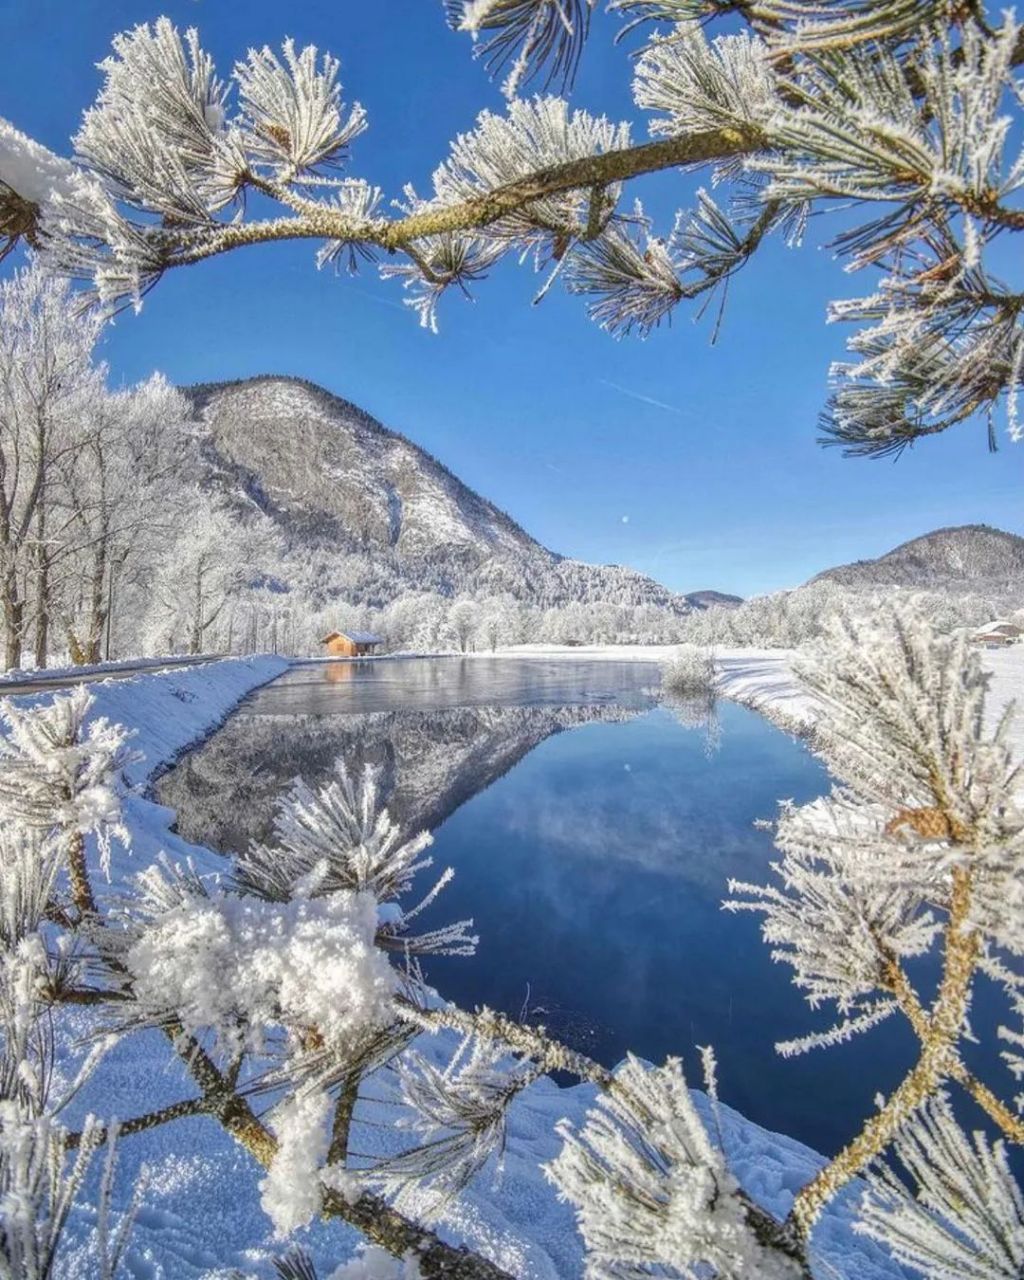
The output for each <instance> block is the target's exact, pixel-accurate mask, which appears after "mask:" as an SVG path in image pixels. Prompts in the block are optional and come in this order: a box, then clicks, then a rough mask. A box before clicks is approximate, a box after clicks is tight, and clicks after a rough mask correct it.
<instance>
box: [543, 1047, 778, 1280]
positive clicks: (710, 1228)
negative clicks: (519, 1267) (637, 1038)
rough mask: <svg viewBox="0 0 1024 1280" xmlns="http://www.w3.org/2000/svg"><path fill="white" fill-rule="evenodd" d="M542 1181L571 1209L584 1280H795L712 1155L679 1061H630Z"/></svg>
mask: <svg viewBox="0 0 1024 1280" xmlns="http://www.w3.org/2000/svg"><path fill="white" fill-rule="evenodd" d="M559 1132H560V1134H561V1136H562V1138H563V1140H564V1146H563V1148H562V1151H561V1153H560V1154H559V1155H558V1156H557V1158H556V1159H555V1160H554V1161H553V1162H552V1163H551V1164H550V1165H549V1166H548V1167H547V1169H546V1172H547V1174H548V1177H549V1178H550V1180H551V1181H552V1182H553V1183H554V1184H555V1186H556V1187H557V1189H558V1191H559V1193H560V1195H561V1196H563V1197H564V1198H565V1199H566V1200H568V1201H569V1202H570V1203H571V1204H572V1205H573V1206H574V1207H575V1209H576V1220H577V1225H578V1226H579V1230H580V1232H581V1234H582V1236H583V1240H584V1244H585V1246H586V1250H587V1272H586V1273H587V1275H588V1276H590V1277H593V1278H594V1280H612V1278H613V1277H616V1276H626V1275H635V1276H640V1275H656V1274H665V1275H673V1276H678V1277H680V1278H681V1280H697V1278H698V1277H700V1276H703V1275H705V1274H708V1273H711V1274H714V1275H715V1276H717V1277H719V1278H720V1280H749V1277H750V1276H755V1275H756V1276H758V1277H762V1278H763V1280H797V1278H798V1277H800V1276H801V1275H803V1269H802V1267H801V1266H800V1264H799V1263H798V1262H797V1261H795V1260H794V1259H792V1258H789V1257H787V1256H786V1255H785V1254H784V1253H783V1252H782V1251H780V1250H778V1249H775V1248H770V1247H765V1246H764V1245H763V1244H762V1242H761V1241H760V1240H759V1239H758V1237H757V1234H756V1233H755V1230H754V1228H753V1227H752V1225H751V1223H750V1220H749V1218H748V1216H747V1212H746V1205H745V1202H744V1200H743V1198H742V1197H741V1195H740V1194H739V1187H738V1185H737V1183H736V1180H735V1178H734V1177H733V1176H732V1174H731V1173H730V1172H729V1170H728V1168H727V1166H726V1163H725V1159H724V1157H723V1155H722V1153H721V1152H720V1151H719V1150H717V1149H716V1148H715V1146H714V1145H713V1144H712V1142H711V1140H710V1139H709V1137H708V1134H707V1132H706V1130H705V1128H704V1125H703V1123H702V1121H701V1119H700V1116H699V1115H698V1114H697V1110H696V1108H695V1106H694V1104H693V1100H692V1098H691V1096H690V1091H689V1089H688V1087H687V1084H686V1081H685V1079H684V1078H683V1073H682V1069H681V1066H680V1064H679V1062H678V1061H677V1060H676V1059H670V1060H669V1061H668V1062H667V1063H666V1064H665V1065H664V1066H663V1067H656V1068H652V1067H648V1066H647V1065H645V1064H644V1063H643V1062H641V1061H640V1060H639V1059H637V1058H634V1057H633V1056H629V1057H628V1058H627V1059H626V1061H625V1063H624V1064H623V1065H622V1067H621V1068H620V1069H619V1071H618V1072H617V1073H616V1077H615V1085H614V1087H613V1088H612V1089H610V1090H609V1091H608V1092H606V1093H604V1094H602V1095H601V1096H600V1097H599V1098H598V1101H597V1105H596V1106H595V1108H594V1109H593V1110H592V1111H590V1112H589V1113H588V1115H587V1118H586V1122H585V1124H584V1125H583V1128H582V1129H581V1130H580V1131H579V1132H578V1133H577V1132H574V1131H573V1130H572V1129H571V1128H570V1126H569V1125H568V1124H562V1125H561V1126H560V1129H559Z"/></svg>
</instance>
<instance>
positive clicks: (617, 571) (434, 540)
mask: <svg viewBox="0 0 1024 1280" xmlns="http://www.w3.org/2000/svg"><path fill="white" fill-rule="evenodd" d="M182 390H183V392H184V394H185V395H186V396H187V397H188V399H189V401H190V403H191V405H192V408H193V412H194V414H195V417H196V420H197V424H198V429H199V434H200V447H201V450H202V455H203V458H204V461H205V465H206V468H207V474H206V483H208V484H210V485H212V486H213V487H215V488H216V489H218V490H219V491H220V492H221V493H222V494H223V495H224V497H225V498H226V499H227V501H228V503H229V505H230V506H231V507H232V508H233V509H234V510H235V511H236V512H237V514H238V516H239V519H241V520H244V519H246V518H248V517H252V516H253V515H254V514H255V513H259V514H260V515H261V516H262V517H264V518H265V519H266V520H268V521H269V522H270V524H271V526H272V527H273V529H274V532H275V533H276V534H277V536H278V537H279V538H281V540H282V541H283V543H284V545H285V547H286V549H287V551H288V553H289V554H291V555H292V556H293V558H294V560H295V562H296V563H297V564H298V563H302V564H304V565H307V566H308V565H311V564H317V565H318V566H319V568H318V572H320V573H321V576H322V575H323V573H324V572H328V573H329V570H328V569H325V566H326V565H328V564H329V563H330V558H331V557H334V558H335V562H336V561H337V558H338V557H340V556H344V557H346V558H347V563H346V566H345V570H346V587H347V588H349V589H350V590H351V593H352V594H354V597H355V598H356V599H358V600H359V601H360V602H362V603H367V604H371V605H380V604H382V603H385V602H386V601H387V599H389V598H394V597H395V596H397V595H399V594H401V593H402V592H403V591H406V590H426V591H435V592H438V593H440V594H442V595H447V596H451V595H457V594H459V593H460V592H463V591H469V592H477V593H484V594H500V593H504V592H507V593H509V594H511V595H513V596H515V597H516V598H518V599H522V600H529V601H532V602H533V603H536V604H539V605H545V606H547V605H560V604H566V603H570V602H581V603H589V602H592V601H609V602H613V603H616V604H635V605H643V604H651V605H656V606H658V607H660V608H665V609H669V610H671V611H672V612H675V613H679V614H683V613H686V612H688V611H690V610H691V609H694V608H698V609H699V608H705V607H707V603H708V602H709V600H708V599H705V597H708V598H710V597H713V596H714V597H717V596H718V594H719V593H715V592H696V593H694V595H693V597H687V596H685V595H682V594H680V593H677V592H673V591H670V590H669V589H668V588H667V587H665V586H663V585H662V584H661V583H658V582H656V581H655V580H654V579H653V578H649V577H647V576H646V575H645V574H642V573H640V572H638V571H637V570H635V569H629V568H625V567H623V566H620V565H590V564H586V563H584V562H583V561H579V560H574V559H571V558H569V557H566V556H561V555H558V554H557V553H555V552H553V551H550V550H549V549H548V548H547V547H544V546H543V545H542V544H541V543H539V542H537V541H536V539H534V538H532V537H530V535H529V534H528V533H526V531H525V530H524V529H523V528H522V527H521V526H520V525H519V524H517V523H516V521H515V520H513V519H512V517H511V516H509V515H507V514H506V513H505V512H504V511H502V510H500V508H498V507H497V506H496V505H495V504H494V503H492V502H489V501H488V500H487V499H486V498H483V497H481V496H480V495H479V494H478V493H476V492H474V491H473V490H472V489H470V488H469V486H468V485H466V484H464V483H463V482H462V481H461V480H459V478H458V477H457V476H455V475H454V474H453V473H452V472H451V471H450V470H449V469H448V468H447V467H445V466H444V465H443V464H442V463H440V462H439V461H438V460H437V459H436V458H434V457H432V456H431V455H430V454H429V453H428V452H427V451H426V450H424V449H422V448H420V446H419V445H417V444H415V443H413V441H411V440H410V439H408V438H407V437H406V436H403V435H401V434H400V433H398V432H396V431H392V430H390V429H389V428H387V427H385V426H383V424H381V423H380V422H378V421H377V419H376V418H374V417H373V416H372V415H371V414H369V413H367V412H366V411H365V410H363V409H361V408H359V406H357V405H354V404H352V403H351V402H350V401H348V400H344V399H342V398H341V397H340V396H336V395H334V394H332V393H331V392H329V391H326V390H325V389H324V388H323V387H320V386H317V385H316V384H315V383H312V382H307V381H305V380H303V379H300V378H293V377H278V376H274V375H265V376H261V377H255V378H249V379H245V380H240V381H235V382H218V383H203V384H198V385H195V386H191V387H185V388H183V389H182ZM327 585H328V586H329V584H327ZM730 599H733V598H731V597H730Z"/></svg>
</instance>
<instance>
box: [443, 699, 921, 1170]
mask: <svg viewBox="0 0 1024 1280" xmlns="http://www.w3.org/2000/svg"><path fill="white" fill-rule="evenodd" d="M718 715H719V717H720V723H721V738H720V742H719V744H718V749H717V750H716V751H714V752H710V753H709V751H708V749H707V740H706V732H705V731H704V730H702V729H699V728H684V727H683V726H681V725H680V724H679V723H678V721H677V720H676V719H675V717H674V716H673V715H672V713H671V712H670V711H668V710H664V709H657V710H653V711H650V712H648V713H646V714H644V715H642V716H640V717H639V718H637V719H635V720H632V721H630V722H627V723H624V724H594V725H587V726H584V727H582V728H578V729H574V730H573V731H571V732H569V733H564V734H561V735H560V736H558V737H555V738H550V739H548V740H547V741H546V742H544V743H543V744H542V745H541V746H539V747H537V748H536V749H535V750H534V751H533V752H532V753H531V754H530V755H529V756H527V757H526V758H525V759H524V760H522V761H521V763H520V764H519V765H518V766H517V767H516V768H515V769H513V770H512V771H511V772H510V773H509V774H507V775H506V776H505V777H504V778H502V779H500V780H499V781H498V782H496V783H494V784H493V785H492V786H491V787H490V788H489V789H488V790H486V791H484V792H482V793H481V794H479V795H477V796H476V797H474V798H473V799H472V800H470V801H469V802H468V803H466V804H465V805H463V807H462V808H461V809H459V810H458V811H457V812H456V813H454V814H453V815H452V816H451V817H450V818H449V819H448V820H447V821H446V822H445V823H444V825H443V826H442V827H441V828H440V830H438V831H437V832H436V833H435V837H436V839H435V846H434V850H433V852H434V855H435V858H436V862H437V864H438V865H439V866H447V865H449V864H450V865H451V866H453V867H454V868H455V870H456V876H455V880H454V882H453V883H452V885H451V886H450V887H449V888H448V889H447V890H446V891H445V894H444V896H443V899H442V900H441V901H440V902H439V904H438V910H437V912H436V913H435V914H434V916H433V919H435V920H440V919H442V918H455V917H461V916H464V915H468V916H472V917H473V919H474V921H475V925H476V929H477V931H478V933H479V935H480V946H479V951H478V955H477V956H476V958H474V959H473V960H462V959H458V958H454V957H453V958H441V959H436V960H434V961H433V962H432V963H430V964H429V965H428V968H427V976H428V978H430V979H431V980H432V981H433V982H434V983H435V985H437V987H438V988H439V989H440V990H441V991H442V992H443V994H445V995H446V996H448V997H449V998H450V999H453V1000H456V1001H458V1002H459V1003H462V1004H464V1005H473V1004H475V1003H481V1002H486V1003H488V1004H490V1005H492V1006H493V1007H496V1008H498V1009H501V1010H503V1011H505V1012H508V1013H519V1012H520V1011H524V1012H525V1014H526V1016H527V1017H528V1018H529V1020H531V1021H535V1022H542V1023H545V1024H546V1025H548V1026H549V1027H550V1028H551V1030H552V1031H554V1032H556V1033H558V1034H560V1035H562V1036H563V1037H564V1038H566V1039H568V1040H570V1041H571V1042H572V1043H573V1044H574V1046H575V1047H577V1048H580V1049H584V1050H585V1051H586V1052H588V1053H589V1054H591V1055H592V1056H593V1057H596V1058H598V1059H600V1060H601V1061H602V1062H605V1063H608V1064H614V1063H615V1062H617V1061H618V1060H619V1059H620V1058H621V1057H622V1056H623V1055H624V1054H625V1053H626V1051H627V1050H632V1051H633V1052H634V1053H638V1054H640V1055H641V1056H643V1057H645V1058H648V1059H650V1060H652V1061H661V1060H663V1059H664V1058H665V1057H666V1056H668V1055H676V1056H679V1057H681V1058H682V1059H683V1061H684V1064H685V1066H686V1068H687V1070H688V1072H689V1073H690V1075H691V1076H692V1078H693V1079H694V1081H695V1082H696V1080H697V1079H698V1074H697V1073H698V1070H699V1067H698V1059H697V1054H696V1049H695V1047H696V1046H698V1045H707V1044H711V1045H713V1046H714V1047H715V1050H716V1053H717V1056H718V1060H719V1075H720V1084H721V1090H722V1096H723V1098H724V1099H725V1100H727V1101H728V1102H729V1103H730V1105H732V1106H735V1107H737V1108H738V1109H739V1110H741V1111H742V1112H744V1113H745V1114H746V1115H748V1116H749V1117H750V1118H751V1119H753V1120H756V1121H757V1122H758V1123H760V1124H763V1125H765V1126H767V1127H768V1128H771V1129H775V1130H779V1131H782V1132H785V1133H788V1134H789V1135H790V1136H792V1137H796V1138H799V1139H801V1140H802V1141H805V1142H807V1143H809V1144H810V1145H812V1146H814V1147H815V1148H816V1149H817V1150H820V1151H823V1152H831V1151H834V1150H837V1149H838V1148H839V1147H840V1146H841V1145H842V1144H843V1143H844V1142H845V1141H846V1140H847V1139H848V1138H849V1137H850V1136H851V1134H852V1133H853V1132H855V1131H856V1129H855V1126H856V1125H857V1123H858V1122H859V1121H860V1120H861V1119H862V1118H863V1117H864V1116H865V1115H867V1114H869V1112H870V1111H871V1110H872V1098H873V1097H874V1094H875V1093H876V1091H877V1090H879V1089H883V1090H885V1089H888V1088H889V1087H891V1085H893V1084H895V1083H897V1082H898V1080H899V1078H900V1077H901V1075H902V1073H903V1071H904V1070H905V1069H906V1067H907V1066H909V1065H911V1063H912V1061H913V1057H912V1054H913V1049H914V1045H913V1041H912V1039H911V1038H910V1037H909V1036H907V1035H905V1034H903V1033H902V1028H901V1027H899V1026H898V1025H897V1024H896V1023H895V1022H894V1023H893V1024H892V1026H891V1027H889V1028H882V1029H880V1030H879V1031H877V1032H876V1033H874V1035H873V1036H872V1037H869V1038H867V1039H864V1040H862V1041H861V1042H859V1043H858V1042H854V1043H853V1044H851V1045H846V1046H841V1047H839V1048H836V1049H832V1050H821V1051H818V1052H817V1053H815V1054H813V1055H810V1056H808V1057H804V1058H799V1059H785V1060H784V1059H781V1058H780V1057H779V1056H778V1055H777V1054H776V1053H775V1050H774V1044H775V1042H776V1041H777V1040H779V1039H783V1038H785V1039H788V1038H791V1037H793V1036H796V1035H801V1034H804V1033H806V1032H807V1031H810V1030H812V1029H814V1028H815V1027H821V1026H822V1022H821V1019H820V1017H818V1018H816V1017H815V1016H814V1015H811V1014H810V1013H809V1011H808V1009H807V1007H806V1005H805V1003H804V1002H803V1000H802V999H801V998H800V996H799V994H798V993H797V992H796V990H795V989H794V988H793V986H792V985H791V983H790V980H789V974H790V971H789V969H788V968H786V967H784V966H780V965H776V964H773V963H772V961H771V959H770V956H769V954H768V950H767V948H766V947H765V945H764V944H763V943H762V941H761V938H760V933H759V928H758V919H757V918H756V917H754V916H751V915H748V914H741V915H733V914H731V913H728V912H726V911H724V910H722V906H721V903H722V900H723V898H725V897H726V896H727V892H728V891H727V884H728V881H729V879H730V878H731V877H732V878H737V879H743V880H749V881H754V882H764V880H765V879H766V878H767V875H768V863H769V862H770V860H771V858H772V856H773V850H772V842H771V836H770V834H769V833H767V832H764V831H761V830H758V829H757V828H756V827H755V826H754V823H755V820H756V819H758V818H771V817H772V816H773V814H774V813H775V810H776V806H777V802H778V801H779V800H780V799H783V798H791V799H793V800H796V801H797V802H802V801H806V800H810V799H813V798H814V797H815V796H817V795H820V794H821V793H822V792H823V791H824V790H825V789H827V785H828V780H827V777H826V775H825V773H824V770H823V769H822V767H821V766H820V764H819V763H818V762H817V761H816V760H814V759H813V758H812V757H811V756H810V755H809V754H808V753H807V751H806V750H805V749H804V747H803V746H802V745H800V744H799V743H797V742H794V741H793V740H791V739H790V738H788V737H787V736H786V735H784V734H782V733H780V732H779V731H778V730H776V729H775V728H773V727H772V726H771V725H770V724H768V723H767V722H766V721H764V720H763V719H762V718H761V717H759V716H757V715H756V714H754V713H752V712H750V711H747V710H745V709H744V708H742V707H738V706H735V705H732V704H724V705H720V706H719V708H718Z"/></svg>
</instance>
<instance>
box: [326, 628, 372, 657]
mask: <svg viewBox="0 0 1024 1280" xmlns="http://www.w3.org/2000/svg"><path fill="white" fill-rule="evenodd" d="M320 643H321V644H322V645H325V646H326V647H327V653H328V655H329V656H330V657H332V658H365V657H366V655H367V654H370V653H373V651H374V650H375V649H376V648H377V646H378V645H380V644H383V643H384V641H383V640H381V638H380V636H375V635H373V634H372V632H369V631H331V632H329V633H328V634H327V635H325V636H324V637H323V638H322V639H321V641H320Z"/></svg>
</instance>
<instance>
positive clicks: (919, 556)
mask: <svg viewBox="0 0 1024 1280" xmlns="http://www.w3.org/2000/svg"><path fill="white" fill-rule="evenodd" d="M811 582H836V583H838V584H839V585H840V586H843V587H853V588H858V587H865V588H870V587H889V586H894V587H908V588H913V589H916V590H919V591H961V590H962V591H973V592H980V591H985V592H988V593H992V594H1001V593H1003V592H1011V591H1013V590H1014V589H1016V590H1017V591H1018V592H1024V538H1021V537H1018V536H1017V535H1016V534H1014V533H1006V532H1004V531H1003V530H1002V529H993V528H991V527H990V526H989V525H984V524H965V525H959V526H957V527H954V528H947V529H935V530H934V531H933V532H932V533H926V534H924V535H923V536H922V537H920V538H913V539H911V541H910V542H904V543H902V544H901V545H900V546H898V547H894V548H893V550H892V551H888V552H886V554H885V555H883V556H879V557H878V558H877V559H876V560H857V561H855V562H854V563H853V564H844V565H839V566H837V567H836V568H834V569H826V570H825V571H824V573H819V574H817V575H816V576H815V577H814V578H812V579H811Z"/></svg>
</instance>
